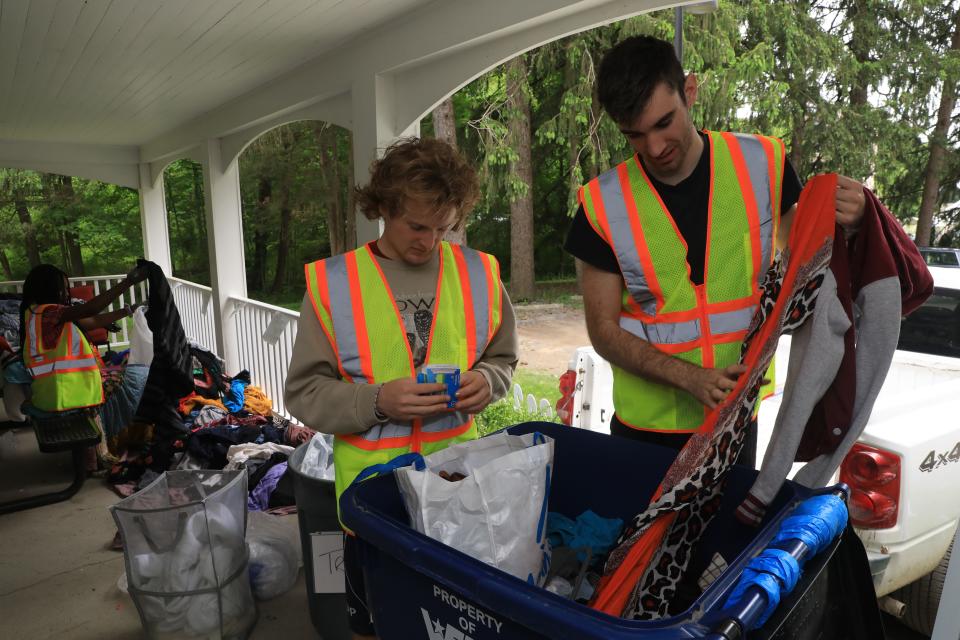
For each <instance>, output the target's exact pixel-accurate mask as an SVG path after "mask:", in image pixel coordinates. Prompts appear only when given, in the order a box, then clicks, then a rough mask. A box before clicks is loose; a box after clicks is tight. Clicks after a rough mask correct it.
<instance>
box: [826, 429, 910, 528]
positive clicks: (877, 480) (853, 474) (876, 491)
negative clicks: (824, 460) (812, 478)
mask: <svg viewBox="0 0 960 640" xmlns="http://www.w3.org/2000/svg"><path fill="white" fill-rule="evenodd" d="M840 482H845V483H846V484H847V485H849V486H850V502H849V504H848V506H849V508H850V521H851V522H852V523H853V525H854V526H855V527H860V528H861V529H888V528H890V527H892V526H894V525H895V524H897V516H898V515H899V512H900V504H899V502H900V456H898V455H897V454H895V453H891V452H889V451H884V450H883V449H877V448H875V447H869V446H867V445H865V444H861V443H859V442H858V443H856V444H855V445H853V448H852V449H850V453H848V454H847V457H846V458H844V459H843V464H841V465H840Z"/></svg>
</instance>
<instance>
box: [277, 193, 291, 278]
mask: <svg viewBox="0 0 960 640" xmlns="http://www.w3.org/2000/svg"><path fill="white" fill-rule="evenodd" d="M283 189H284V193H283V194H282V196H281V198H280V232H279V236H278V240H277V270H276V272H274V274H273V291H274V292H275V293H277V292H280V291H282V290H283V288H284V287H285V286H286V284H287V257H288V256H287V254H288V253H289V252H290V219H291V218H292V217H293V210H292V209H291V208H290V194H289V192H287V190H286V185H283Z"/></svg>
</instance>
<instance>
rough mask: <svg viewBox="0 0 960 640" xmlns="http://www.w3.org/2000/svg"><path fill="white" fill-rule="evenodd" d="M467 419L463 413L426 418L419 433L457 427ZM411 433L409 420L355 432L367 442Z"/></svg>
mask: <svg viewBox="0 0 960 640" xmlns="http://www.w3.org/2000/svg"><path fill="white" fill-rule="evenodd" d="M467 420H469V416H468V415H467V414H465V413H457V412H454V413H447V414H444V415H441V416H434V417H432V418H426V419H425V420H424V421H423V427H422V428H421V429H420V431H421V433H439V432H441V431H448V430H450V429H453V428H455V427H459V426H460V425H462V424H464V423H465V422H466V421H467ZM412 434H413V425H412V423H410V422H385V423H383V424H378V425H375V426H373V427H370V428H369V429H367V430H366V431H364V432H363V433H358V434H355V435H357V436H358V437H360V438H362V439H364V440H366V441H367V442H378V441H380V440H385V439H387V438H409V437H410V436H411V435H412Z"/></svg>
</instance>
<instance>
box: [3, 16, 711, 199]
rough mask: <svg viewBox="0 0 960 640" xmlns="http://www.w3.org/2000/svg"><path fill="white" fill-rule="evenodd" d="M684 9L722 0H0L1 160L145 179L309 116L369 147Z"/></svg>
mask: <svg viewBox="0 0 960 640" xmlns="http://www.w3.org/2000/svg"><path fill="white" fill-rule="evenodd" d="M674 5H685V6H694V5H709V6H716V0H708V1H707V2H703V0H680V1H679V2H678V1H676V0H675V1H673V2H670V1H664V0H0V166H6V167H20V168H26V169H37V170H41V171H51V172H57V173H65V174H69V175H76V176H81V177H86V178H97V179H101V180H107V181H110V182H116V183H118V184H124V185H127V186H133V187H136V186H138V185H139V184H140V182H141V174H140V173H139V169H138V168H137V165H138V164H144V163H145V164H148V165H149V172H148V174H149V175H150V176H151V177H152V178H153V179H155V178H156V176H157V175H158V172H160V171H162V168H163V166H164V165H165V164H166V163H167V162H169V161H171V160H173V159H175V158H177V157H184V156H186V155H190V154H192V153H194V154H195V153H198V152H199V149H200V148H201V146H202V145H203V144H204V141H205V140H208V139H218V140H220V141H221V144H222V145H223V146H222V150H223V153H224V162H227V163H228V162H230V161H231V159H232V158H233V157H235V154H236V153H239V151H240V150H241V149H242V148H243V147H244V146H245V145H246V144H247V143H249V142H250V141H251V140H252V139H254V138H255V137H256V136H257V135H259V134H260V133H262V132H263V131H265V130H267V129H269V128H270V127H273V126H276V125H278V124H281V123H283V122H289V121H291V120H296V119H304V118H316V119H324V120H327V121H330V122H335V123H337V124H342V125H344V126H349V127H351V128H353V130H354V133H355V136H359V138H355V143H356V144H357V145H361V146H363V147H364V148H365V149H366V148H367V147H369V149H367V150H365V151H362V153H368V152H372V151H374V150H375V147H376V146H378V145H380V144H381V143H382V142H383V141H384V140H389V139H390V138H391V136H392V135H396V134H398V133H399V132H402V131H404V130H405V128H406V127H408V126H410V125H411V123H414V122H416V121H417V120H418V118H419V117H420V116H421V115H422V114H424V113H426V112H427V111H429V109H431V108H432V106H433V105H435V104H436V103H438V102H439V101H440V100H442V99H443V98H444V97H445V96H446V95H449V93H451V92H453V91H455V90H456V89H457V88H459V87H460V86H463V85H464V84H466V83H467V82H468V81H470V80H471V79H473V78H474V77H476V76H477V75H479V74H480V73H483V72H484V71H486V70H487V69H490V68H492V67H494V66H496V65H497V64H499V63H501V62H503V61H505V60H508V59H510V58H511V57H513V56H515V55H517V54H518V53H520V52H522V51H525V50H528V49H530V48H533V47H536V46H539V45H541V44H543V43H545V42H549V41H551V40H555V39H557V38H560V37H563V36H565V35H568V34H571V33H576V32H578V31H582V30H584V29H588V28H591V27H593V26H597V25H600V24H604V23H609V22H612V21H615V20H619V19H622V18H624V17H628V16H631V15H636V14H638V13H643V12H646V11H652V10H654V9H661V8H665V7H669V6H674ZM363 166H365V164H364V165H363Z"/></svg>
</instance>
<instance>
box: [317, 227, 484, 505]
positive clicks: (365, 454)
mask: <svg viewBox="0 0 960 640" xmlns="http://www.w3.org/2000/svg"><path fill="white" fill-rule="evenodd" d="M439 251H440V256H439V259H440V269H439V277H438V279H437V280H438V282H437V290H436V297H435V299H434V312H433V325H432V326H431V327H430V338H429V341H428V343H427V354H426V360H425V362H424V364H452V365H456V366H458V367H460V370H461V371H467V370H469V369H470V368H471V367H472V366H473V365H474V363H475V362H476V361H477V360H478V359H479V358H480V356H481V355H483V352H484V350H485V349H486V348H487V345H488V344H489V343H490V340H491V339H492V338H493V336H494V335H495V334H496V332H497V330H498V329H499V328H500V320H501V311H502V305H503V299H502V295H501V291H500V266H499V264H498V263H497V260H496V258H494V257H493V256H491V255H488V254H485V253H480V252H479V251H474V250H472V249H468V248H466V247H461V246H459V245H452V244H449V243H447V242H442V243H441V245H440V249H439ZM305 270H306V277H307V291H308V292H309V294H310V299H311V300H312V301H313V309H314V311H315V312H316V314H317V318H318V319H319V320H320V326H321V327H322V328H323V331H324V333H326V335H327V339H328V340H329V341H330V344H331V346H332V347H333V349H334V351H335V352H336V354H337V364H338V367H339V369H340V375H341V376H342V377H343V379H344V380H347V381H350V382H353V383H356V384H380V383H384V382H389V381H391V380H396V379H398V378H411V377H415V376H416V369H415V368H414V364H413V354H412V352H411V350H410V344H409V342H408V341H407V335H406V329H405V328H404V325H403V320H402V319H401V316H400V311H399V309H398V308H397V305H396V302H395V301H394V296H393V292H392V291H391V290H390V285H389V284H388V283H387V280H386V277H385V276H384V275H383V271H382V270H381V268H380V264H379V263H378V262H377V259H376V258H375V257H374V255H373V252H372V251H371V250H370V247H369V246H366V245H364V246H363V247H361V248H359V249H356V250H354V251H351V252H349V253H346V254H342V255H337V256H333V257H331V258H327V259H325V260H320V261H317V262H313V263H311V264H308V265H306V267H305ZM476 437H477V429H476V426H474V424H473V419H472V418H471V417H470V416H469V415H468V414H464V413H460V412H457V411H453V412H451V413H445V414H441V415H438V416H433V417H431V418H426V419H422V420H421V419H417V420H413V421H409V422H407V421H404V422H399V421H398V422H394V421H388V422H385V423H383V424H378V425H375V426H373V427H371V428H370V429H368V430H367V431H364V432H362V433H357V434H349V435H337V436H336V437H335V438H334V442H333V459H334V468H335V472H336V478H335V481H336V493H337V505H338V509H339V503H340V495H341V494H342V493H343V491H344V490H345V489H346V488H347V487H349V486H350V483H351V482H353V480H354V478H356V477H357V475H358V474H359V473H360V472H361V471H362V470H363V469H365V468H366V467H368V466H370V465H374V464H381V463H384V462H388V461H389V460H392V459H393V458H395V457H396V456H398V455H400V454H403V453H407V452H410V451H415V452H420V453H423V454H424V455H427V454H429V453H433V452H435V451H439V450H441V449H444V448H446V447H447V446H449V445H451V444H453V443H455V442H462V441H465V440H473V439H475V438H476Z"/></svg>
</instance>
